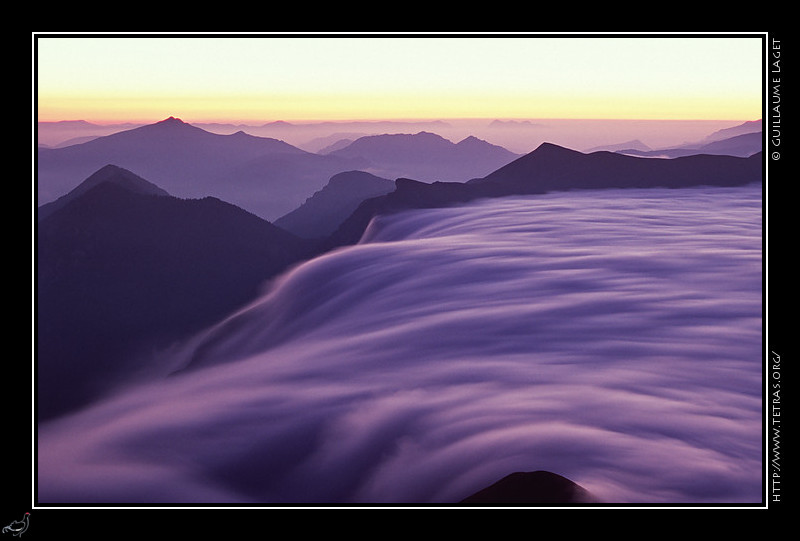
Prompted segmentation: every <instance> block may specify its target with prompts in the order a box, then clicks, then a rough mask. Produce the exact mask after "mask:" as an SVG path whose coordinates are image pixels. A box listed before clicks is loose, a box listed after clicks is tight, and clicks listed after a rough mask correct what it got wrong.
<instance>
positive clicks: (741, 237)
mask: <svg viewBox="0 0 800 541" xmlns="http://www.w3.org/2000/svg"><path fill="white" fill-rule="evenodd" d="M761 250H762V198H761V186H760V185H757V186H748V187H744V188H732V189H721V188H693V189H682V190H666V189H664V190H661V189H651V190H608V191H585V192H567V193H559V194H550V195H544V196H537V197H519V198H504V199H496V200H487V201H479V202H475V203H473V204H469V205H465V206H462V207H457V208H448V209H434V210H419V211H407V212H403V213H400V214H396V215H393V216H388V217H382V218H380V219H378V220H376V221H374V222H373V224H372V225H371V227H370V229H369V230H368V231H367V233H366V235H365V238H364V239H363V240H362V242H361V243H360V244H358V245H356V246H350V247H346V248H342V249H339V250H337V251H334V252H331V253H328V254H326V255H323V256H321V257H318V258H316V259H313V260H311V261H308V262H306V263H304V264H302V265H299V266H297V267H296V268H294V269H292V270H291V271H289V272H287V273H286V274H284V275H283V276H281V277H279V278H278V279H276V280H274V281H273V282H272V283H271V284H270V285H269V287H267V288H266V289H265V292H264V294H263V296H261V297H260V298H259V299H257V300H256V301H255V302H253V303H252V305H250V306H248V307H247V308H245V309H243V310H241V311H240V312H238V313H237V314H234V315H232V316H231V317H230V318H228V319H226V320H225V321H222V322H220V323H219V324H218V325H216V326H215V327H213V328H211V329H208V330H207V331H206V332H204V333H202V334H200V335H198V336H197V337H195V339H194V340H193V341H192V342H191V343H190V344H187V345H186V347H185V348H184V349H183V350H181V351H179V352H172V353H171V354H170V356H169V357H168V358H165V359H164V360H163V365H162V367H168V368H169V369H170V370H173V371H174V373H172V374H171V375H168V376H163V377H161V376H159V377H154V379H153V381H152V382H151V383H148V384H144V385H140V386H137V387H135V388H132V389H129V390H127V391H125V392H121V393H120V394H118V395H117V396H114V397H111V398H109V399H107V400H104V401H103V402H101V403H98V404H96V405H95V406H93V407H90V408H88V409H86V410H84V411H81V412H78V413H76V414H74V415H70V416H69V417H64V418H62V419H59V420H56V421H53V422H51V423H48V424H45V425H42V426H40V427H39V433H38V441H37V443H38V464H37V483H38V487H37V489H38V499H39V501H42V502H83V503H108V502H117V503H124V502H134V503H153V504H155V503H185V502H199V503H211V504H213V503H223V502H238V503H242V504H263V505H272V504H292V505H302V504H319V503H332V504H391V503H416V504H446V503H454V502H458V501H459V500H460V499H462V498H465V497H466V496H468V495H470V494H471V493H473V492H475V491H477V490H479V489H481V488H484V487H485V486H487V485H489V484H491V483H493V482H495V481H497V480H499V479H500V478H502V477H504V476H505V475H507V474H509V473H512V472H515V471H533V470H549V471H552V472H555V473H558V474H560V475H563V476H565V477H567V478H569V479H571V480H573V481H575V482H577V483H579V484H580V485H582V486H584V487H585V488H586V489H588V490H589V491H591V492H592V493H594V495H595V496H596V497H598V498H600V499H601V500H603V501H606V502H610V503H626V504H627V503H655V504H663V503H705V504H725V503H730V502H745V503H753V502H755V503H757V502H759V501H760V500H761V494H762V484H761V483H762V472H763V468H762V439H761V437H762V398H761V396H762V388H763V385H762V377H761V375H762V370H761V367H762V365H761V363H762V357H763V354H762V252H761Z"/></svg>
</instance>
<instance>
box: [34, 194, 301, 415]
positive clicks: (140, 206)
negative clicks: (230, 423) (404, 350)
mask: <svg viewBox="0 0 800 541" xmlns="http://www.w3.org/2000/svg"><path fill="white" fill-rule="evenodd" d="M36 236H37V237H36V238H37V240H36V273H37V274H36V287H37V295H36V318H37V333H36V334H37V335H36V340H37V349H36V363H37V374H38V376H37V386H38V391H39V392H38V397H37V402H38V411H39V418H40V419H42V420H44V419H47V418H51V417H54V416H57V415H60V414H63V413H65V412H68V411H71V410H73V409H75V408H78V407H81V406H83V405H85V404H88V403H90V402H92V401H93V400H96V399H98V398H100V397H102V396H103V395H105V394H106V393H107V392H109V391H111V390H113V389H115V388H117V387H119V386H121V385H127V384H130V383H131V382H135V381H136V380H137V379H138V378H139V377H140V375H141V374H142V373H143V372H144V371H145V369H146V368H147V367H148V366H149V365H150V364H151V363H152V362H154V361H153V359H152V358H151V357H153V354H154V352H156V351H158V350H160V349H162V348H166V347H169V346H170V345H171V344H173V343H175V342H176V341H180V340H182V339H183V338H185V337H188V336H189V335H190V334H192V333H193V332H196V331H198V330H200V329H202V328H204V327H206V326H207V325H210V324H212V323H213V322H215V321H217V320H218V319H219V318H222V317H224V316H225V315H226V314H228V313H230V312H232V311H234V310H235V309H237V308H238V307H240V306H242V305H243V304H245V303H246V302H249V301H250V300H251V299H252V298H253V297H254V296H255V295H257V293H258V292H259V291H260V288H261V287H262V286H263V284H264V283H265V282H266V281H267V280H269V279H271V278H272V277H274V276H275V275H277V274H278V273H280V272H283V271H284V270H285V269H286V268H287V267H288V266H289V265H292V264H294V263H296V262H299V261H302V260H305V259H307V258H309V257H311V256H312V255H313V254H314V253H316V252H315V246H314V245H313V244H312V243H310V242H308V241H305V240H303V239H300V238H298V237H296V236H294V235H292V234H290V233H288V232H286V231H285V230H283V229H280V228H278V227H276V226H274V225H273V224H270V223H269V222H267V221H265V220H263V219H262V218H259V217H258V216H256V215H254V214H252V213H250V212H247V211H245V210H243V209H241V208H239V207H236V206H235V205H232V204H230V203H227V202H224V201H221V200H219V199H218V198H215V197H211V196H208V197H204V198H202V199H179V198H176V197H174V196H170V195H154V194H152V193H137V192H136V191H131V190H130V189H128V188H127V187H126V185H125V184H124V183H120V182H113V181H110V180H104V181H102V182H99V183H97V184H95V185H92V186H90V187H88V189H86V190H84V191H81V192H80V193H78V194H77V195H76V196H75V197H73V198H71V199H70V200H68V201H67V202H66V203H65V204H64V205H63V206H61V207H60V208H57V209H55V210H54V211H53V212H52V213H50V214H49V215H48V216H46V217H44V218H43V219H41V220H40V221H39V222H38V223H37V227H36ZM149 367H150V368H152V369H155V370H164V368H163V367H158V366H149Z"/></svg>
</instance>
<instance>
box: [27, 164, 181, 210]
mask: <svg viewBox="0 0 800 541" xmlns="http://www.w3.org/2000/svg"><path fill="white" fill-rule="evenodd" d="M103 182H111V183H114V184H118V185H120V186H122V187H123V188H125V189H127V190H128V191H131V192H134V193H140V194H149V195H169V194H168V193H167V192H166V191H165V190H162V189H161V188H159V187H158V186H156V185H155V184H153V183H152V182H148V181H146V180H145V179H143V178H142V177H140V176H139V175H136V174H134V173H132V172H130V171H128V170H127V169H123V168H121V167H117V166H116V165H111V164H109V165H106V166H105V167H103V168H101V169H99V170H97V172H95V173H93V174H92V175H91V176H90V177H89V178H87V179H86V180H84V181H83V182H82V183H80V184H79V185H78V186H77V187H76V188H75V189H73V190H72V191H71V192H69V193H67V194H66V195H63V196H61V197H59V198H58V199H56V200H55V201H53V202H52V203H47V204H45V205H42V206H41V207H39V208H38V209H37V219H39V220H41V219H43V218H46V217H47V216H49V215H50V214H52V213H53V212H55V211H56V210H57V209H59V208H61V207H63V206H64V205H66V204H67V203H69V202H70V201H72V200H74V199H76V198H77V197H80V196H81V195H82V194H84V193H86V192H87V191H89V190H91V189H92V188H94V187H95V186H97V185H98V184H101V183H103Z"/></svg>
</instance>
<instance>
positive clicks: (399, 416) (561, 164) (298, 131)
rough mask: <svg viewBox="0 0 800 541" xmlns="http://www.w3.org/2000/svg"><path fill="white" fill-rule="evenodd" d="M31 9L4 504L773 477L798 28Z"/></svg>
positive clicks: (429, 497) (422, 501) (518, 497)
mask: <svg viewBox="0 0 800 541" xmlns="http://www.w3.org/2000/svg"><path fill="white" fill-rule="evenodd" d="M31 38H32V39H31V49H32V51H31V54H32V72H33V73H32V117H33V123H32V135H31V138H32V143H33V151H32V173H31V174H32V193H33V199H34V205H33V216H32V224H33V232H32V262H33V272H32V302H33V309H32V311H33V317H32V359H31V362H30V371H29V373H30V378H29V379H28V378H27V375H23V378H22V379H23V387H24V386H26V385H27V386H28V387H29V388H30V400H29V401H26V402H22V403H19V404H18V405H17V406H15V407H14V408H12V409H13V411H7V412H6V417H5V420H6V424H7V425H10V424H11V423H14V424H17V423H19V422H20V418H21V422H22V424H23V425H25V424H27V425H29V427H30V432H31V433H30V437H27V436H26V433H25V432H24V431H23V439H28V440H30V445H31V449H30V454H29V455H28V456H23V457H22V461H23V463H30V467H31V470H32V471H24V470H25V468H23V471H21V472H20V473H19V475H20V476H21V477H22V479H21V486H22V487H23V489H24V490H23V491H21V493H20V494H19V496H20V497H19V498H18V499H17V500H16V501H14V502H13V506H10V507H9V506H7V507H6V510H5V511H4V513H3V515H2V516H0V521H5V522H4V523H3V524H2V526H6V524H8V526H6V528H8V530H4V532H7V533H8V534H10V535H9V537H10V536H11V535H16V536H18V537H20V538H22V539H25V538H26V537H28V536H30V537H33V534H34V533H35V528H36V527H37V526H38V527H39V528H41V531H44V530H45V529H47V528H48V527H50V528H53V527H54V524H55V523H58V524H63V523H64V522H65V521H66V522H69V521H71V520H74V521H84V520H85V517H86V516H87V515H86V512H87V510H98V513H99V514H100V515H101V516H102V514H103V510H107V511H108V513H114V516H116V513H118V512H119V510H129V513H126V514H125V518H124V519H123V520H124V521H125V522H124V523H127V522H128V521H133V520H135V519H136V517H137V513H151V512H156V513H157V510H161V509H180V510H184V509H185V510H187V512H192V513H195V512H208V513H210V515H209V518H210V520H214V519H213V517H215V516H217V515H215V514H214V513H215V512H218V513H219V512H228V511H238V510H250V509H254V510H258V509H265V510H294V509H302V510H309V511H317V510H323V509H327V510H345V509H359V510H362V509H363V510H366V511H371V510H393V511H397V512H403V511H406V510H415V509H431V510H439V509H441V510H445V509H459V510H471V511H475V512H476V513H480V512H484V511H488V510H505V511H508V512H515V511H520V510H528V509H536V510H538V509H542V510H552V509H569V510H576V511H586V510H598V509H599V510H604V509H661V508H666V509H676V510H678V509H739V510H742V511H746V510H756V511H762V510H768V509H769V508H770V507H772V506H779V505H780V502H781V498H782V495H781V493H780V484H779V483H780V466H781V464H780V444H781V438H782V435H781V433H780V428H781V427H780V421H781V418H780V407H781V401H782V395H781V392H782V389H781V385H782V383H783V382H782V381H781V368H782V365H781V355H784V354H786V355H788V354H789V352H788V351H787V352H784V351H783V349H782V348H783V347H784V344H782V343H781V342H782V341H783V337H781V336H777V333H774V335H775V336H776V340H775V341H770V340H768V334H767V319H768V317H767V315H768V314H767V287H766V284H767V282H768V280H767V268H768V265H767V207H768V197H767V194H768V185H769V182H768V179H769V176H770V175H773V179H774V175H776V174H778V173H777V172H778V171H779V169H778V168H779V167H780V166H781V165H782V162H781V156H780V152H781V151H782V150H783V149H782V148H781V147H780V143H781V140H780V139H781V133H780V129H781V125H780V100H781V92H782V87H781V77H782V75H783V74H782V73H781V67H782V66H781V60H782V59H781V41H780V37H779V36H775V35H774V34H771V33H769V32H698V33H566V32H565V33H535V32H531V33H520V32H514V33H497V32H493V33H478V32H471V33H460V32H442V33H428V32H424V33H392V32H386V33H383V32H373V33H369V32H364V33H357V32H349V33H338V32H324V33H304V32H285V33H280V32H275V33H209V32H200V33H192V32H174V33H170V32H164V33H152V32H144V33H137V32H123V33H115V32H108V33H103V32H75V33H71V32H60V33H48V32H34V33H32V36H31ZM784 161H785V158H784ZM775 182H777V183H778V184H780V183H781V179H778V180H777V181H775V180H773V184H774V183H775ZM773 191H774V190H773ZM784 204H785V203H784ZM778 219H784V220H785V219H786V217H785V216H783V217H778ZM773 223H776V224H777V223H779V222H773ZM780 227H781V226H780V225H776V226H774V227H773V228H771V229H770V233H772V232H773V231H776V230H777V229H779V228H780ZM770 255H772V252H770ZM777 257H782V256H777ZM778 265H780V263H777V264H776V266H778ZM773 268H774V267H773ZM773 291H777V295H778V296H786V293H785V292H781V290H780V284H778V288H777V289H773ZM781 302H785V301H781ZM13 377H14V379H19V378H20V376H19V374H18V373H14V376H13ZM28 407H30V412H29V411H28ZM6 409H9V408H6ZM25 452H26V453H27V449H26V450H25ZM25 490H29V491H30V492H31V494H30V497H24V496H25V492H24V491H25ZM12 500H13V498H12ZM131 510H132V511H131ZM154 510H155V511H154ZM71 513H77V515H72V514H71ZM145 516H149V515H145ZM51 517H52V519H51ZM71 517H74V518H71ZM50 520H52V521H53V522H52V523H51V525H50V526H48V525H47V522H48V521H50ZM145 520H147V518H145Z"/></svg>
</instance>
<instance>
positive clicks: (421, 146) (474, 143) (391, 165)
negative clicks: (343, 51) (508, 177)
mask: <svg viewBox="0 0 800 541" xmlns="http://www.w3.org/2000/svg"><path fill="white" fill-rule="evenodd" d="M327 155H328V156H337V157H341V158H349V159H362V160H364V161H365V162H367V163H368V164H369V165H368V166H367V169H366V170H367V171H368V172H370V173H374V174H376V175H378V176H382V177H385V178H398V177H410V178H415V179H418V180H420V181H422V182H434V181H444V182H464V181H467V180H470V179H472V178H476V177H480V176H483V175H486V174H488V173H490V172H492V171H494V170H495V169H497V168H499V167H502V166H503V165H505V164H507V163H509V162H510V161H512V160H514V159H515V158H518V157H519V155H518V154H514V153H513V152H510V151H508V150H506V149H505V148H503V147H499V146H497V145H492V144H490V143H487V142H486V141H482V140H480V139H478V138H476V137H467V138H465V139H463V140H462V141H460V142H458V143H453V142H451V141H449V140H447V139H445V138H444V137H441V136H439V135H436V134H434V133H429V132H419V133H416V134H412V135H409V134H393V135H373V136H368V137H361V138H359V139H356V140H355V141H353V142H352V143H350V144H349V145H347V146H345V147H344V148H341V149H338V150H334V151H332V152H329V153H328V154H327Z"/></svg>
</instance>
